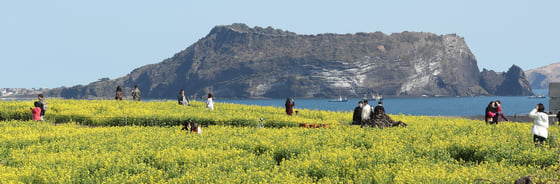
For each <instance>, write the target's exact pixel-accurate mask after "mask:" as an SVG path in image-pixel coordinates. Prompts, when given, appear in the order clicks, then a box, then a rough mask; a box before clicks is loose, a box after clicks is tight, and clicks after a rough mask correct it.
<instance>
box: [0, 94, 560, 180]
mask: <svg viewBox="0 0 560 184" xmlns="http://www.w3.org/2000/svg"><path fill="white" fill-rule="evenodd" d="M47 102H48V103H49V106H48V108H49V109H48V110H47V115H46V118H47V121H45V122H41V121H27V120H28V119H30V116H31V115H30V112H29V111H30V110H29V107H30V104H32V103H31V102H29V101H19V102H0V117H1V119H2V120H3V121H0V132H2V133H1V134H0V183H15V182H23V183H102V182H107V183H512V182H513V181H514V180H516V179H517V178H521V177H523V176H531V177H533V181H534V182H537V183H539V182H558V181H560V177H559V176H560V164H559V161H560V159H559V156H560V155H559V152H558V151H559V149H560V146H559V143H558V141H559V138H558V137H559V136H560V129H559V128H558V127H557V126H551V127H550V128H549V135H550V136H549V141H548V143H547V144H546V145H543V146H539V147H536V146H535V145H533V143H532V136H531V135H530V134H529V132H530V130H531V124H528V123H509V122H507V123H502V124H498V125H487V124H486V123H484V122H483V121H477V120H467V119H459V118H446V117H427V116H407V115H391V117H392V118H393V119H395V120H400V121H404V122H406V123H408V125H409V126H407V127H394V128H386V129H375V128H360V127H359V126H351V125H348V123H349V122H350V121H351V112H328V111H318V110H305V109H300V110H299V111H300V112H299V113H298V115H297V116H296V115H294V116H288V115H285V112H284V109H283V108H278V107H262V106H249V105H236V104H223V103H217V104H216V105H215V106H216V109H215V110H214V111H210V110H206V108H205V104H204V103H201V102H194V103H191V104H192V106H180V105H177V104H176V102H173V101H161V102H156V101H154V102H132V101H108V100H92V101H89V100H48V101H47ZM122 116H125V117H126V120H125V121H124V122H126V123H124V122H123V121H122V120H120V119H119V118H121V117H122ZM260 117H264V119H265V122H264V125H265V128H258V126H257V118H260ZM184 120H195V121H199V122H200V124H201V125H202V134H195V133H187V132H185V131H182V130H181V126H180V124H181V122H182V121H184ZM300 123H310V124H329V125H330V128H300V127H298V125H299V124H300Z"/></svg>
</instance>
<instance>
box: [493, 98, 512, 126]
mask: <svg viewBox="0 0 560 184" xmlns="http://www.w3.org/2000/svg"><path fill="white" fill-rule="evenodd" d="M494 118H495V120H494V122H495V123H500V122H503V121H504V120H505V121H509V119H508V118H507V117H506V115H504V112H503V109H502V102H500V101H499V100H496V115H495V116H494Z"/></svg>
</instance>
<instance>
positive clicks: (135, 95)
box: [132, 85, 142, 101]
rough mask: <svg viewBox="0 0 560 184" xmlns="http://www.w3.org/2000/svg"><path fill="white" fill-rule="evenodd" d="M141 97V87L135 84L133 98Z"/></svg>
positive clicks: (137, 99) (138, 99)
mask: <svg viewBox="0 0 560 184" xmlns="http://www.w3.org/2000/svg"><path fill="white" fill-rule="evenodd" d="M140 97H142V95H141V94H140V89H138V85H134V90H132V100H135V101H140Z"/></svg>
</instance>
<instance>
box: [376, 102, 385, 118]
mask: <svg viewBox="0 0 560 184" xmlns="http://www.w3.org/2000/svg"><path fill="white" fill-rule="evenodd" d="M381 113H385V108H384V107H383V102H382V101H379V102H377V106H375V108H373V117H376V116H377V115H379V114H381Z"/></svg>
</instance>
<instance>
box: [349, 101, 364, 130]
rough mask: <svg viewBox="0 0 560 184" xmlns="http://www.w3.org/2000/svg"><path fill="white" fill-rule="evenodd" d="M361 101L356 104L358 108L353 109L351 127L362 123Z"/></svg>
mask: <svg viewBox="0 0 560 184" xmlns="http://www.w3.org/2000/svg"><path fill="white" fill-rule="evenodd" d="M363 104H364V103H363V102H362V101H359V102H358V107H356V108H354V116H353V117H352V125H360V124H361V123H362V105H363Z"/></svg>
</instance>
